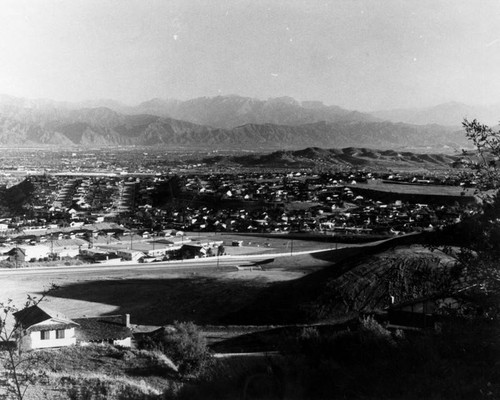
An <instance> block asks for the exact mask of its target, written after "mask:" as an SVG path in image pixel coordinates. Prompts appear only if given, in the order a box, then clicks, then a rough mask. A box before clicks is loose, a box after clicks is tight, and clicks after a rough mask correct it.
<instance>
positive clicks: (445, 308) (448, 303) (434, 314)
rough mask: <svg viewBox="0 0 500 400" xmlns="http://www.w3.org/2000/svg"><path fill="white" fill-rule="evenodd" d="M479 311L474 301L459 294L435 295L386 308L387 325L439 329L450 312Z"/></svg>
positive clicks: (391, 326) (407, 328) (392, 327)
mask: <svg viewBox="0 0 500 400" xmlns="http://www.w3.org/2000/svg"><path fill="white" fill-rule="evenodd" d="M457 312H458V313H459V314H471V313H479V312H480V311H479V308H478V307H477V305H474V303H473V302H471V301H470V300H468V299H466V298H464V297H463V296H461V295H459V294H455V295H435V296H427V297H422V298H418V299H415V300H409V301H405V302H402V303H398V304H394V305H392V306H390V307H388V308H387V310H386V313H387V314H386V327H387V328H388V329H402V330H414V331H419V330H422V329H426V328H433V329H438V327H439V325H440V322H442V321H443V319H446V316H447V315H448V314H450V313H457Z"/></svg>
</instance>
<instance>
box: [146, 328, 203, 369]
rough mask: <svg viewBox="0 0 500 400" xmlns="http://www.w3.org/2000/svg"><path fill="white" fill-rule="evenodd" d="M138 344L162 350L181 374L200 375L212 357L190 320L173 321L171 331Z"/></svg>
mask: <svg viewBox="0 0 500 400" xmlns="http://www.w3.org/2000/svg"><path fill="white" fill-rule="evenodd" d="M140 346H141V347H143V348H147V349H158V350H160V351H162V352H163V353H164V354H165V355H166V356H167V357H168V358H170V359H171V360H172V361H173V362H174V363H175V364H177V366H178V370H179V373H181V374H182V375H200V374H201V373H203V371H204V370H205V368H206V367H207V366H208V365H210V363H211V359H212V357H211V354H210V352H209V350H208V347H207V343H206V340H205V338H204V337H203V336H202V335H201V333H200V331H199V329H198V327H197V326H196V325H195V324H193V323H192V322H175V323H174V331H173V332H165V333H164V334H163V335H162V336H160V337H158V338H155V339H152V340H149V341H145V342H143V343H140Z"/></svg>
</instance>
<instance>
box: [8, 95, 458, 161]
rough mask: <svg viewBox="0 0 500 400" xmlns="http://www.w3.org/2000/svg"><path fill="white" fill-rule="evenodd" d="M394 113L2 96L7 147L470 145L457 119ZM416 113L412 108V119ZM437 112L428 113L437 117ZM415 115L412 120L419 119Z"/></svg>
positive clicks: (228, 100) (240, 100) (214, 101)
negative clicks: (432, 121)
mask: <svg viewBox="0 0 500 400" xmlns="http://www.w3.org/2000/svg"><path fill="white" fill-rule="evenodd" d="M458 112H459V113H460V111H458ZM387 113H388V114H387V115H386V116H385V117H384V116H383V115H382V112H379V113H373V114H368V113H361V112H358V111H350V110H345V109H343V108H341V107H337V106H326V105H324V104H323V103H321V102H313V101H309V102H298V101H296V100H294V99H292V98H290V97H280V98H274V99H268V100H258V99H252V98H248V97H241V96H236V95H231V96H217V97H211V98H209V97H202V98H197V99H193V100H188V101H179V100H161V99H153V100H150V101H147V102H144V103H141V104H139V105H137V106H134V107H131V106H126V105H123V104H121V103H118V102H116V101H113V100H98V101H93V102H84V103H68V102H57V101H52V100H30V99H23V98H17V97H12V96H6V95H3V96H0V145H3V146H54V145H57V146H93V147H100V146H129V145H136V146H165V147H177V148H179V147H181V148H186V149H195V148H196V149H200V148H206V149H241V150H256V151H263V150H273V149H274V150H276V149H299V148H304V147H311V146H315V147H324V148H341V147H366V148H381V149H393V148H397V149H410V150H415V149H417V150H421V151H429V150H431V149H432V150H440V151H448V152H449V151H450V150H459V149H460V148H462V147H465V146H467V143H466V139H465V135H464V134H463V132H462V131H461V129H460V128H459V127H457V126H456V125H457V124H454V125H455V126H453V124H444V125H438V124H428V123H425V124H417V123H413V124H412V123H406V122H394V121H395V120H397V119H398V117H397V115H396V114H397V112H394V113H393V114H392V116H390V115H389V112H387ZM400 114H401V115H402V112H401V113H400ZM410 114H411V112H410V110H406V115H407V118H408V119H411V118H410ZM438 114H439V111H436V112H435V113H434V114H433V113H432V112H430V111H429V113H428V115H429V116H430V117H432V115H438ZM415 115H417V114H414V117H412V118H414V119H418V118H417V117H416V116H415ZM389 117H391V118H392V119H394V121H390V120H389V119H391V118H389ZM400 119H401V118H400ZM420 122H425V121H423V120H422V121H420ZM458 125H459V124H458Z"/></svg>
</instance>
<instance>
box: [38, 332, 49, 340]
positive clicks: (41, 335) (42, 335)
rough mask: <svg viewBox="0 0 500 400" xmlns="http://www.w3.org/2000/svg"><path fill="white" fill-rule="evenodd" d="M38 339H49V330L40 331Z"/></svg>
mask: <svg viewBox="0 0 500 400" xmlns="http://www.w3.org/2000/svg"><path fill="white" fill-rule="evenodd" d="M40 339H42V340H49V339H50V331H40Z"/></svg>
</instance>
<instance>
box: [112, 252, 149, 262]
mask: <svg viewBox="0 0 500 400" xmlns="http://www.w3.org/2000/svg"><path fill="white" fill-rule="evenodd" d="M116 255H117V256H118V257H121V258H122V259H124V260H125V261H136V262H138V261H140V260H141V259H142V258H144V257H146V255H145V254H144V253H143V252H142V251H137V250H129V249H120V250H117V251H116Z"/></svg>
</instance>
